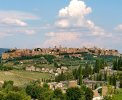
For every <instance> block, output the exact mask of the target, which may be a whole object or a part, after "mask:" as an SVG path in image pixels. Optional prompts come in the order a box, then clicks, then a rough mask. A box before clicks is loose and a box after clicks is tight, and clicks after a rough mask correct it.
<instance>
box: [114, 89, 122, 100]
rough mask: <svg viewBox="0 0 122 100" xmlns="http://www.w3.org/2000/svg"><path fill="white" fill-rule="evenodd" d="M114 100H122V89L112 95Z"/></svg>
mask: <svg viewBox="0 0 122 100" xmlns="http://www.w3.org/2000/svg"><path fill="white" fill-rule="evenodd" d="M114 100H122V89H120V90H119V93H117V94H115V95H114Z"/></svg>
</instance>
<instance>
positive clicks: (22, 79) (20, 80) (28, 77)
mask: <svg viewBox="0 0 122 100" xmlns="http://www.w3.org/2000/svg"><path fill="white" fill-rule="evenodd" d="M51 77H52V75H51V74H48V73H39V72H27V71H17V70H12V71H0V83H3V82H4V81H8V80H12V81H14V85H16V86H22V85H24V84H26V83H28V82H30V81H33V80H37V79H40V80H41V79H42V78H45V79H49V78H51Z"/></svg>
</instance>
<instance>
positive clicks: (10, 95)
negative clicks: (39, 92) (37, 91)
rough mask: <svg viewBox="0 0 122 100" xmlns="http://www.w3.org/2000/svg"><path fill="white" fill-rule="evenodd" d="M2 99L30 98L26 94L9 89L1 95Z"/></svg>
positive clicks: (21, 99) (29, 99)
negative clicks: (5, 93)
mask: <svg viewBox="0 0 122 100" xmlns="http://www.w3.org/2000/svg"><path fill="white" fill-rule="evenodd" d="M3 100H31V98H30V97H29V96H27V95H23V94H21V93H20V92H13V91H10V92H9V93H8V94H7V95H5V96H4V97H3Z"/></svg>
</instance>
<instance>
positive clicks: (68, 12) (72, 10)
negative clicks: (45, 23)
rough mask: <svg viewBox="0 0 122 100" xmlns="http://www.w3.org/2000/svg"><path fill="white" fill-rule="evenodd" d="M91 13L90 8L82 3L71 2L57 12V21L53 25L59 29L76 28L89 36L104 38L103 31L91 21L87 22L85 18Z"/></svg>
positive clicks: (77, 1)
mask: <svg viewBox="0 0 122 100" xmlns="http://www.w3.org/2000/svg"><path fill="white" fill-rule="evenodd" d="M91 12H92V8H91V7H87V6H86V4H85V2H84V1H80V0H71V1H70V4H69V5H68V6H67V7H65V8H62V9H61V10H60V11H59V14H58V17H59V19H58V20H57V21H56V22H55V25H56V26H57V27H59V28H71V29H72V28H73V27H74V28H76V30H77V29H78V28H79V29H81V28H82V29H83V28H84V29H87V30H88V33H89V34H90V35H94V36H105V35H108V34H109V33H106V32H105V30H104V29H102V28H101V27H99V26H97V25H95V23H94V22H93V21H91V20H88V19H87V18H86V16H87V15H88V14H90V13H91Z"/></svg>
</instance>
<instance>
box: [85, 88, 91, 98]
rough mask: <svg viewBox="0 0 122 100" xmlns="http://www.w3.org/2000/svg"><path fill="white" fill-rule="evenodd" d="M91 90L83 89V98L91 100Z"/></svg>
mask: <svg viewBox="0 0 122 100" xmlns="http://www.w3.org/2000/svg"><path fill="white" fill-rule="evenodd" d="M92 98H93V91H92V90H91V89H90V88H86V90H85V100H92Z"/></svg>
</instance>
